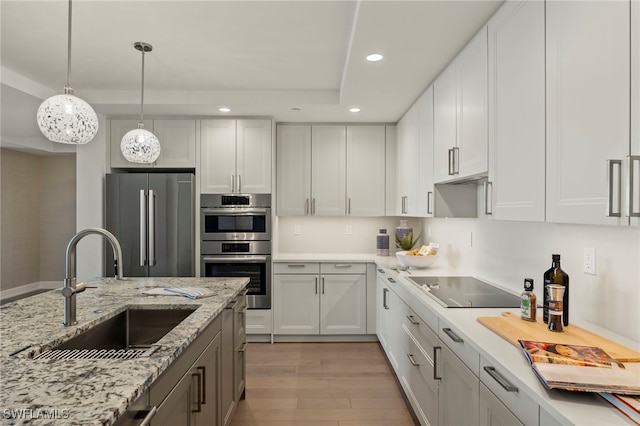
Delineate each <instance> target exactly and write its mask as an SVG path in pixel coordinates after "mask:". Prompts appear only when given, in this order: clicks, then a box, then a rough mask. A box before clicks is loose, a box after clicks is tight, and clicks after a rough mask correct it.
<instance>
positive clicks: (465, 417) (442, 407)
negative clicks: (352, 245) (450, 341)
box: [437, 345, 480, 426]
mask: <svg viewBox="0 0 640 426" xmlns="http://www.w3.org/2000/svg"><path fill="white" fill-rule="evenodd" d="M437 370H438V378H439V379H440V388H439V389H438V392H439V393H438V414H439V417H440V422H439V424H440V425H451V426H458V425H477V424H478V420H479V419H478V415H479V411H478V410H479V404H480V395H479V383H480V380H479V379H478V376H476V375H475V374H473V372H472V371H471V370H470V369H469V368H468V367H467V366H466V365H465V364H464V363H463V362H462V361H461V360H460V359H459V358H458V357H457V356H456V355H455V354H454V353H453V352H452V351H451V349H449V348H448V347H447V346H446V345H441V352H440V356H439V359H438V368H437ZM461 407H464V409H461Z"/></svg>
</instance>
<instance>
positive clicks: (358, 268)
mask: <svg viewBox="0 0 640 426" xmlns="http://www.w3.org/2000/svg"><path fill="white" fill-rule="evenodd" d="M320 273H322V274H366V273H367V264H366V263H348V262H326V263H324V262H323V263H321V264H320Z"/></svg>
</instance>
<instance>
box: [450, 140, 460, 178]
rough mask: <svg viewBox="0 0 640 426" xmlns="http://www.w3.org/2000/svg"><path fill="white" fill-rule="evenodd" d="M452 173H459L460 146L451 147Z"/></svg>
mask: <svg viewBox="0 0 640 426" xmlns="http://www.w3.org/2000/svg"><path fill="white" fill-rule="evenodd" d="M452 150H453V174H454V175H459V174H460V148H458V147H457V146H456V147H453V148H452Z"/></svg>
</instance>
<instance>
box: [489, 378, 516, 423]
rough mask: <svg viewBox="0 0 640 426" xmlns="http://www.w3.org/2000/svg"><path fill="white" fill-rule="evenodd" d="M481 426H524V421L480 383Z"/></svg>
mask: <svg viewBox="0 0 640 426" xmlns="http://www.w3.org/2000/svg"><path fill="white" fill-rule="evenodd" d="M479 424H480V426H522V425H523V423H522V422H520V420H518V418H517V417H516V416H515V415H514V414H513V413H512V412H511V411H509V410H508V409H507V407H505V405H504V404H503V403H502V402H500V400H499V399H498V398H497V397H496V396H495V395H494V394H493V393H491V391H490V390H489V389H487V387H486V386H485V385H484V384H482V383H480V423H479Z"/></svg>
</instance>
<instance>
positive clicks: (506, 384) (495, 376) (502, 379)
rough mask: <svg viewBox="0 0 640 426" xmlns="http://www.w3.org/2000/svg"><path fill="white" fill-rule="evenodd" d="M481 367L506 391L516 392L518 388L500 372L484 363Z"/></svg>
mask: <svg viewBox="0 0 640 426" xmlns="http://www.w3.org/2000/svg"><path fill="white" fill-rule="evenodd" d="M483 369H484V371H486V372H487V373H488V374H489V375H490V376H491V378H492V379H493V380H495V381H496V382H498V384H499V385H500V386H502V388H503V389H504V390H506V391H507V392H518V388H517V387H516V386H514V385H513V384H512V383H511V382H510V381H509V380H507V379H506V378H505V377H504V376H503V375H502V374H500V373H499V372H498V370H496V369H495V368H494V367H491V366H488V365H485V366H484V367H483Z"/></svg>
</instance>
